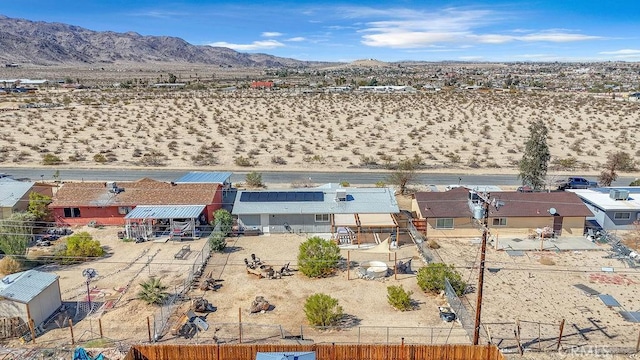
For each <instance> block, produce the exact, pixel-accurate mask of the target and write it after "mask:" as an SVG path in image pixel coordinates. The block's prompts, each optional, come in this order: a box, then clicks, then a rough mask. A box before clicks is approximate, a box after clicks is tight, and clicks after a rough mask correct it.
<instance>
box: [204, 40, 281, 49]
mask: <svg viewBox="0 0 640 360" xmlns="http://www.w3.org/2000/svg"><path fill="white" fill-rule="evenodd" d="M208 45H210V46H219V47H226V48H230V49H233V50H239V51H254V50H265V49H275V48H279V47H283V46H285V45H284V44H283V43H281V42H279V41H277V40H258V41H254V42H252V43H251V44H233V43H228V42H225V41H218V42H214V43H211V44H208Z"/></svg>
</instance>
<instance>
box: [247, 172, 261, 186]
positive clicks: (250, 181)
mask: <svg viewBox="0 0 640 360" xmlns="http://www.w3.org/2000/svg"><path fill="white" fill-rule="evenodd" d="M245 181H246V182H247V185H248V186H251V187H255V188H260V187H264V184H263V183H262V174H261V173H259V172H256V171H252V172H250V173H248V174H247V176H246V177H245Z"/></svg>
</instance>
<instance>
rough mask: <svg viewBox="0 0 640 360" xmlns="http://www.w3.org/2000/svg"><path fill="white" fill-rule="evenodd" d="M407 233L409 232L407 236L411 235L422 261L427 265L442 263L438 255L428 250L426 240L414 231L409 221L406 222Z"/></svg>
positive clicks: (416, 230) (414, 228) (418, 232)
mask: <svg viewBox="0 0 640 360" xmlns="http://www.w3.org/2000/svg"><path fill="white" fill-rule="evenodd" d="M407 231H408V232H409V235H411V238H412V239H413V242H415V244H416V246H417V247H418V252H419V253H420V255H422V259H423V260H424V261H425V262H426V263H427V264H431V263H434V262H436V263H441V262H442V258H440V255H438V254H437V253H435V252H433V251H431V249H429V245H428V244H427V239H426V238H425V237H424V236H423V235H422V233H421V232H420V231H418V229H416V227H415V226H414V225H413V223H412V222H411V221H407Z"/></svg>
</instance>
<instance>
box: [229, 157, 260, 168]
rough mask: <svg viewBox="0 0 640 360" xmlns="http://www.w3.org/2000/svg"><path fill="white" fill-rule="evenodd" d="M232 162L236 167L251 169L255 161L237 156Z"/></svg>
mask: <svg viewBox="0 0 640 360" xmlns="http://www.w3.org/2000/svg"><path fill="white" fill-rule="evenodd" d="M233 162H235V163H236V165H238V166H242V167H251V166H255V165H256V162H255V161H253V160H251V158H248V157H244V156H238V157H237V158H235V159H234V160H233Z"/></svg>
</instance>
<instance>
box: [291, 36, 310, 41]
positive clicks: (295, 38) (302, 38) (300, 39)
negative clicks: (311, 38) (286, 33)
mask: <svg viewBox="0 0 640 360" xmlns="http://www.w3.org/2000/svg"><path fill="white" fill-rule="evenodd" d="M305 40H307V39H306V38H304V37H302V36H296V37H292V38H289V39H287V40H286V41H292V42H300V41H305Z"/></svg>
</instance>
